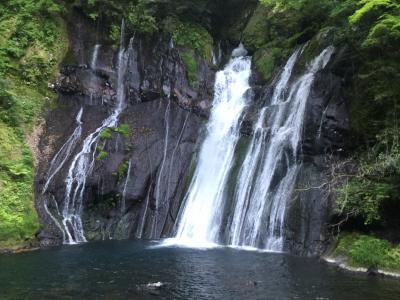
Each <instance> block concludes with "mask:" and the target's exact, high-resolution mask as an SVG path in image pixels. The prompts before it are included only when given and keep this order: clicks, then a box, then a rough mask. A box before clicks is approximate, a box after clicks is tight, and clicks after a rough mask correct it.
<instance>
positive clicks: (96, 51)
mask: <svg viewBox="0 0 400 300" xmlns="http://www.w3.org/2000/svg"><path fill="white" fill-rule="evenodd" d="M100 47H101V45H100V44H96V45H95V46H94V49H93V54H92V60H91V62H90V67H91V68H92V70H96V68H97V60H98V57H99V50H100Z"/></svg>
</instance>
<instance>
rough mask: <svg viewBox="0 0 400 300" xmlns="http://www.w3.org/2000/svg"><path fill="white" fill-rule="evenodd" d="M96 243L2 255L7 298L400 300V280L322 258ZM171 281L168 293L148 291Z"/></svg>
mask: <svg viewBox="0 0 400 300" xmlns="http://www.w3.org/2000/svg"><path fill="white" fill-rule="evenodd" d="M154 244H155V243H152V242H139V241H122V242H116V241H113V242H104V243H89V244H84V245H78V246H69V247H61V248H56V249H50V250H46V251H37V252H31V253H24V254H17V255H0V299H248V300H251V299H319V300H322V299H365V300H369V299H371V300H372V299H373V300H376V299H400V281H396V280H389V279H377V278H367V277H366V276H365V275H355V274H351V273H348V272H344V271H340V270H338V269H336V268H335V267H333V266H330V265H328V264H326V263H321V262H319V261H318V260H315V259H304V258H297V257H291V256H288V255H283V254H269V253H258V252H247V251H239V250H235V249H227V248H220V249H213V250H195V249H184V248H155V249H152V248H149V247H150V246H152V245H154ZM155 282H163V283H165V286H164V287H163V288H161V289H160V290H152V289H147V288H145V285H146V284H148V283H155Z"/></svg>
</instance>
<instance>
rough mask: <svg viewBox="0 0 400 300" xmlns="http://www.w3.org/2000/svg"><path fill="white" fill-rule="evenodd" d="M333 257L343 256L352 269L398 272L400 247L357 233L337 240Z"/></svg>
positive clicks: (399, 267)
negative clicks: (361, 268) (372, 268)
mask: <svg viewBox="0 0 400 300" xmlns="http://www.w3.org/2000/svg"><path fill="white" fill-rule="evenodd" d="M335 255H345V256H347V257H348V258H349V261H348V263H349V264H350V265H351V266H354V267H365V268H369V267H376V268H379V269H384V270H389V271H399V270H400V246H399V245H397V246H393V245H391V244H390V243H389V242H388V241H386V240H382V239H378V238H375V237H372V236H368V235H360V234H357V233H351V234H344V235H342V236H341V237H340V239H339V244H338V247H337V248H336V250H335Z"/></svg>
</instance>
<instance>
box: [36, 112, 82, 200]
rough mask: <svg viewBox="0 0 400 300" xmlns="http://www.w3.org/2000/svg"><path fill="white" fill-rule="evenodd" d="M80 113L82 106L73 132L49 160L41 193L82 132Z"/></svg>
mask: <svg viewBox="0 0 400 300" xmlns="http://www.w3.org/2000/svg"><path fill="white" fill-rule="evenodd" d="M82 113H83V108H81V109H80V110H79V112H78V114H77V116H76V118H75V120H76V124H77V127H76V128H75V130H74V132H73V133H72V134H71V136H70V137H69V138H68V140H67V141H66V142H65V144H64V145H63V146H62V147H61V149H60V150H59V151H58V152H57V154H56V155H55V156H54V158H53V159H52V161H51V162H50V167H49V170H48V172H47V180H46V183H45V185H44V187H43V190H42V194H44V193H46V191H47V189H48V188H49V185H50V183H51V181H52V179H53V178H54V176H55V175H56V174H57V173H58V172H59V171H60V170H61V168H62V167H63V166H64V164H65V162H66V161H67V160H68V158H69V157H70V155H71V153H72V150H73V149H74V148H75V146H76V143H77V141H78V139H79V138H80V137H81V134H82Z"/></svg>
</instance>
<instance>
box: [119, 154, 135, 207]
mask: <svg viewBox="0 0 400 300" xmlns="http://www.w3.org/2000/svg"><path fill="white" fill-rule="evenodd" d="M131 169H132V161H131V160H129V164H128V171H127V172H126V179H125V183H124V189H123V191H122V201H121V214H124V213H125V210H126V190H127V188H128V184H129V179H130V178H131Z"/></svg>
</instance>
